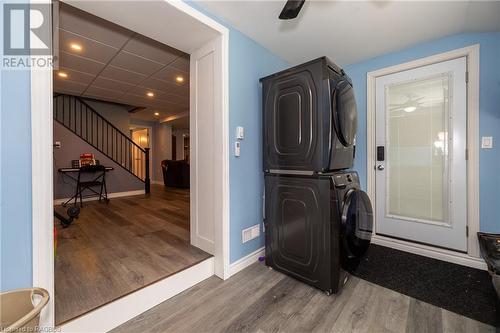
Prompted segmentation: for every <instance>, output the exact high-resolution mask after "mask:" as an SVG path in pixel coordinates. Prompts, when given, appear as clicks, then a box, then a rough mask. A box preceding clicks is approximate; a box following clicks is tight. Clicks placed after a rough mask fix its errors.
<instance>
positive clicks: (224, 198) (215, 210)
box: [31, 1, 229, 330]
mask: <svg viewBox="0 0 500 333" xmlns="http://www.w3.org/2000/svg"><path fill="white" fill-rule="evenodd" d="M71 5H72V6H74V7H75V8H77V9H79V10H83V11H85V12H87V13H90V14H92V15H95V16H96V17H97V18H99V19H102V20H107V21H109V22H111V23H112V24H115V25H118V26H121V27H124V28H125V29H129V30H130V31H133V32H134V33H135V34H136V35H142V36H143V37H145V38H149V39H151V40H153V41H155V42H156V43H161V44H165V45H171V47H174V48H175V49H177V50H179V51H180V52H183V53H184V54H187V55H188V57H189V59H190V61H189V63H188V68H189V77H188V78H187V80H186V81H187V82H189V83H188V85H187V87H188V89H189V90H192V91H193V92H196V94H195V93H192V94H190V96H189V97H188V101H187V102H188V105H189V109H188V110H187V111H182V112H178V113H177V114H174V115H173V116H172V115H166V116H165V117H164V118H163V119H162V120H163V121H160V123H161V124H164V125H163V127H161V126H159V127H160V130H161V131H164V132H166V133H168V134H166V136H167V137H169V136H170V135H171V134H172V131H171V128H170V131H168V130H166V128H168V126H170V127H171V125H169V124H167V123H168V122H169V121H170V120H172V119H171V117H174V118H177V117H178V116H179V114H182V115H187V116H188V117H189V118H188V119H189V120H188V122H189V124H190V131H189V134H188V136H189V137H191V140H190V145H189V154H186V155H187V156H188V160H189V162H190V163H191V165H192V167H189V169H188V170H189V171H188V174H189V178H190V183H191V185H190V188H191V194H190V195H188V196H186V195H184V197H185V198H186V197H187V199H186V200H185V202H186V203H187V212H188V216H189V217H188V218H187V223H188V228H187V229H186V231H187V233H188V238H187V240H182V239H179V238H181V237H179V235H176V234H175V233H174V235H173V236H175V237H173V238H174V239H175V240H176V242H177V243H178V244H183V245H189V246H191V247H192V248H202V247H204V246H206V245H207V244H208V245H209V247H208V248H207V247H205V248H204V249H198V250H199V251H201V252H203V253H205V252H208V253H209V255H210V254H213V256H214V257H213V259H211V260H205V261H203V265H201V264H200V265H195V266H193V267H192V268H189V269H186V270H185V271H188V272H197V273H198V274H196V273H195V274H196V276H190V275H189V274H192V273H189V274H188V275H186V274H187V273H182V276H183V278H182V281H180V283H178V282H175V281H177V280H178V279H177V278H175V279H169V278H166V279H162V280H161V281H158V282H155V281H151V283H150V284H149V285H148V286H147V288H146V285H147V284H143V283H142V282H143V281H141V279H140V278H139V279H138V280H139V282H140V283H141V284H142V288H143V289H144V290H146V292H142V290H141V292H139V291H137V292H133V293H132V294H130V295H122V296H121V298H120V299H116V298H115V300H114V301H113V300H110V302H111V303H108V304H106V305H103V306H101V308H99V309H97V310H95V311H92V312H90V313H88V314H86V315H84V316H82V317H80V318H79V319H78V320H73V321H71V323H69V324H68V325H71V327H75V325H79V324H77V323H85V325H94V326H93V327H100V328H99V330H100V329H101V328H102V327H104V326H105V327H108V329H109V328H110V327H111V326H110V325H116V324H119V323H121V322H123V321H125V320H127V319H130V315H131V313H132V312H134V313H136V314H138V313H140V312H142V311H144V310H146V309H148V308H149V307H151V306H154V305H156V304H158V303H159V302H161V301H162V300H164V299H166V298H165V297H167V298H168V297H171V296H172V295H175V293H177V292H179V291H180V290H182V288H186V286H187V285H186V283H187V284H191V283H196V282H195V281H198V282H199V279H200V273H201V276H205V278H206V277H208V276H209V275H211V274H214V273H215V274H216V275H218V276H220V277H222V278H227V277H228V275H229V252H228V225H227V224H228V207H229V205H228V199H229V196H228V162H229V161H228V157H229V156H228V154H227V153H228V148H227V142H228V136H227V126H228V116H227V112H228V99H227V66H228V63H227V51H228V48H227V42H228V31H227V29H226V28H224V27H223V26H221V25H219V24H218V23H216V22H215V21H213V20H211V19H209V18H208V17H206V16H204V15H202V14H200V13H198V12H197V11H195V10H193V9H192V8H191V7H190V6H188V5H186V4H183V3H177V2H172V3H169V2H163V1H158V2H148V3H147V5H144V3H135V2H126V1H125V2H120V3H118V2H71ZM116 6H120V9H121V10H120V12H119V13H117V11H116V10H115V9H116ZM139 14H140V15H143V16H145V17H149V18H150V20H148V22H143V23H140V22H138V21H137V20H136V17H137V15H139ZM165 20H167V21H169V22H172V24H174V25H176V26H179V25H181V26H183V27H185V28H186V29H189V30H190V31H191V33H190V34H189V35H188V36H179V34H177V33H175V32H173V31H170V32H166V33H165V32H162V33H161V34H160V33H158V30H157V29H155V28H154V26H155V24H153V23H152V22H157V23H158V24H159V23H160V22H165ZM131 38H132V37H131ZM70 46H71V45H70ZM143 46H144V45H140V47H139V48H142V49H143V50H145V52H147V51H150V50H148V49H147V48H143ZM62 47H63V46H61V50H60V51H64V50H62ZM75 49H76V48H75ZM122 51H123V52H125V53H132V54H133V53H134V52H130V51H131V50H129V51H125V50H123V49H121V48H118V53H119V52H122ZM179 57H181V56H179ZM179 57H177V58H179ZM75 58H76V59H77V61H76V63H78V61H80V62H81V61H82V60H83V59H82V58H84V57H82V56H76V57H75ZM113 59H115V57H112V59H111V60H110V61H112V60H113ZM207 59H208V60H210V61H203V60H207ZM122 60H123V59H122ZM151 60H154V59H151ZM110 61H108V62H103V64H104V65H105V66H106V65H109V62H110ZM94 62H99V61H95V60H94ZM157 62H160V61H157ZM90 63H93V62H90ZM125 63H127V61H125ZM129 63H130V62H129ZM133 64H134V65H136V64H137V62H133ZM115 65H116V64H115ZM114 67H120V66H114ZM133 71H134V70H131V72H133ZM68 72H70V71H68ZM74 72H81V73H85V71H80V70H78V69H74V71H73V72H70V74H71V75H74V74H75V73H74ZM100 72H101V71H98V73H97V75H99V73H100ZM135 72H136V73H139V74H144V73H140V71H135ZM47 74H48V73H47V71H42V70H37V69H32V80H31V85H32V89H31V91H32V101H33V105H34V109H33V117H32V122H33V126H32V140H33V145H32V150H33V163H34V164H36V165H38V166H39V167H38V168H36V169H35V168H34V169H33V174H34V177H33V198H34V199H33V211H34V214H33V283H34V284H36V285H37V286H41V287H44V288H46V289H47V290H48V291H49V293H50V294H51V295H54V277H55V274H54V273H55V272H54V270H53V267H54V266H53V263H54V256H53V255H54V238H53V225H54V220H53V210H54V209H53V204H54V202H53V199H52V198H53V193H55V192H54V187H53V184H52V181H47V180H48V179H50V180H51V179H52V174H53V172H58V169H59V168H57V170H56V168H54V167H53V160H52V158H50V159H49V158H48V156H52V149H50V150H49V149H47V147H49V145H47V143H50V147H51V146H52V143H53V141H54V140H53V139H54V134H53V133H52V127H53V124H52V123H53V115H54V112H55V106H56V105H58V103H55V101H54V100H55V98H59V95H58V96H55V95H53V93H54V92H55V90H53V89H52V87H53V85H52V84H53V83H54V86H55V78H53V77H52V74H51V75H47ZM55 74H56V75H57V76H58V77H61V78H63V77H64V75H61V76H59V75H58V73H55ZM66 74H67V73H66ZM77 74H78V73H77ZM68 76H69V75H67V77H68ZM146 76H147V75H146ZM94 81H95V80H94V79H92V81H91V83H92V82H94ZM115 81H120V80H115ZM176 81H181V80H176ZM120 83H123V82H120ZM206 87H210V88H209V89H208V88H206ZM99 88H104V89H108V90H112V89H109V87H108V88H105V87H102V86H101V87H99ZM148 88H149V87H148ZM152 89H154V87H153V88H152ZM96 90H98V89H96ZM205 90H207V91H206V92H205ZM107 93H108V91H106V94H107ZM64 94H65V95H69V96H70V97H66V98H69V99H70V100H72V101H76V102H81V101H79V100H77V99H75V98H74V97H75V96H76V95H78V94H75V93H74V92H72V94H70V92H69V91H66V92H64ZM132 95H133V94H132ZM71 96H72V97H71ZM144 96H146V98H150V97H155V96H158V95H156V94H155V92H153V96H151V94H149V92H146V93H145V95H144ZM76 97H82V96H76ZM85 97H89V96H85ZM104 97H106V96H103V95H102V94H101V95H100V96H92V97H91V99H93V100H98V101H101V102H102V101H104V102H106V103H109V102H111V103H115V104H122V103H121V102H119V101H118V102H116V101H108V100H106V99H105V98H104ZM115 97H116V96H115ZM80 99H82V98H80ZM200 99H202V100H200ZM83 102H84V103H85V104H90V103H89V101H83ZM84 103H81V104H84ZM76 104H78V103H76ZM123 104H124V105H125V106H131V107H135V110H137V109H136V108H137V107H143V106H142V105H141V104H142V103H135V102H134V103H128V102H127V103H123ZM123 104H122V105H121V106H123ZM74 105H75V103H73V106H74ZM146 106H148V105H146ZM92 108H93V107H92ZM70 109H71V108H70ZM93 109H95V108H93ZM132 110H134V109H129V111H132ZM94 111H96V110H94ZM89 112H91V111H89ZM91 113H92V112H91ZM96 113H97V111H96ZM63 114H64V115H66V113H63ZM153 114H154V113H153ZM154 115H155V114H154ZM155 116H156V115H155ZM82 118H83V117H82ZM97 118H99V117H97ZM75 119H77V117H72V120H73V121H74V120H75ZM83 119H86V118H83ZM99 119H100V118H99ZM205 119H210V121H208V122H206V121H204V120H205ZM202 120H203V121H202ZM84 122H85V121H84ZM90 123H92V121H90ZM99 123H102V122H101V121H100V120H99ZM79 124H82V122H81V121H80V123H79ZM72 126H73V127H74V129H75V128H79V126H75V125H72ZM96 126H102V125H96ZM115 127H116V126H115ZM129 130H130V128H128V129H124V130H123V131H122V130H120V131H119V132H120V133H121V134H124V136H126V137H129V139H130V132H129ZM97 133H99V134H96V135H95V137H97V138H99V141H100V142H102V138H104V137H106V138H107V135H108V134H107V133H106V134H102V127H100V130H98V131H97ZM116 133H118V131H115V135H116ZM91 137H94V135H92V136H91ZM96 140H97V139H96ZM123 140H125V139H123ZM130 141H131V142H132V143H133V145H136V144H135V142H133V140H132V139H130ZM204 142H206V143H210V144H211V149H213V150H215V151H217V154H210V155H206V154H204V152H205V151H206V149H205V148H206V147H205V146H204V144H203V143H204ZM107 146H108V145H107V144H104V147H107ZM137 146H139V145H137ZM153 146H154V144H153ZM63 147H64V145H63ZM96 147H97V145H96ZM165 147H166V149H168V150H170V148H171V146H170V145H169V144H166V145H165ZM94 148H95V147H94ZM138 148H140V149H143V150H146V149H147V148H152V147H144V148H142V147H140V146H139V147H138ZM158 148H159V147H158V145H157V146H156V147H155V148H154V149H155V150H157V149H158ZM101 149H103V148H102V143H101ZM104 149H105V148H104ZM122 149H123V151H120V150H119V151H120V154H121V155H120V156H121V159H120V161H119V163H116V164H117V165H118V166H117V167H116V168H115V167H113V170H114V171H115V170H120V169H124V168H127V167H128V168H130V169H131V170H132V171H133V170H134V166H133V165H134V162H133V159H132V158H131V156H132V154H130V152H129V151H128V152H127V149H126V148H122ZM42 152H43V153H42ZM170 154H171V152H170ZM89 155H90V154H89ZM169 158H170V159H171V158H172V156H171V155H170V156H167V159H169ZM89 159H90V160H99V162H101V159H100V158H99V159H97V158H95V156H89ZM156 159H157V160H158V159H159V156H158V154H156ZM147 160H148V159H146V161H147ZM96 162H97V161H93V162H92V163H93V164H94V163H95V164H97V163H96ZM114 162H116V161H114ZM197 164H202V165H211V166H213V167H212V168H209V170H210V171H213V172H210V173H207V170H206V169H204V168H198V167H197ZM155 166H156V167H158V169H156V170H155V171H154V172H157V173H158V174H159V175H160V176H162V169H161V163H160V164H159V163H156V164H154V163H153V167H155ZM108 169H109V168H106V171H107V172H108V171H109V170H108ZM144 169H145V170H148V168H147V167H146V168H144ZM122 171H123V170H122ZM129 171H130V170H129ZM49 174H50V177H48V175H49ZM207 176H208V177H207ZM139 178H140V177H139ZM139 180H140V179H139ZM152 185H153V186H152V187H154V186H155V185H159V184H152ZM160 186H164V185H160ZM181 190H184V189H181ZM181 190H177V189H175V190H174V191H175V192H176V193H170V194H168V193H167V196H169V198H168V199H165V198H163V199H161V200H160V201H161V202H160V203H159V205H158V206H155V207H148V208H150V209H149V212H150V214H151V215H153V216H155V215H159V214H163V213H165V210H169V209H170V210H174V214H171V220H172V221H176V219H177V225H176V223H173V224H174V225H176V226H177V227H180V228H182V226H180V225H179V224H181V222H180V221H179V220H178V218H179V216H176V214H175V210H176V209H179V208H180V207H179V206H181V205H180V204H178V203H177V204H176V202H175V200H171V199H172V196H174V195H179V192H182V191H181ZM142 191H143V192H147V187H146V188H145V189H144V190H142ZM151 192H152V193H151V194H150V195H148V199H151V198H153V199H154V197H155V195H154V189H153V190H152V191H151ZM181 194H182V193H181ZM205 198H206V199H207V200H205ZM110 199H111V202H110V203H108V204H107V205H112V204H113V203H116V204H117V205H120V201H119V200H128V202H127V204H128V205H131V206H134V204H133V203H132V204H130V202H131V201H130V198H126V197H123V198H121V197H120V198H118V197H115V198H113V196H110ZM167 200H171V201H173V203H174V205H173V206H175V207H170V208H169V207H165V202H166V201H167ZM82 203H83V205H84V208H87V206H89V207H91V206H93V205H94V204H96V203H94V202H82ZM204 203H206V205H204ZM80 204H81V203H80ZM106 207H107V206H106V203H103V205H102V206H100V207H98V208H97V209H98V210H99V211H101V212H104V214H107V215H108V217H109V215H113V213H114V212H113V211H112V210H111V214H110V211H107V210H106ZM151 208H152V209H151ZM158 210H160V213H158ZM87 211H90V209H89V210H87ZM207 211H208V213H207ZM81 214H82V215H80V219H82V221H83V212H81ZM115 214H116V213H115ZM91 215H92V214H91ZM177 215H182V214H177ZM122 217H123V216H122ZM118 220H121V222H124V221H127V220H126V219H125V220H124V219H120V218H118V219H116V221H118ZM119 224H120V222H119V223H118V225H119ZM75 225H76V224H75ZM75 225H73V226H75ZM115 225H116V224H115ZM126 225H127V223H122V226H126ZM141 227H142V225H140V226H139V229H140V228H141ZM69 228H70V227H68V230H69ZM134 228H137V226H136V227H134V226H130V225H129V229H134ZM73 230H76V229H73ZM177 230H178V229H177ZM96 236H99V235H98V234H97V235H96ZM168 236H169V237H170V236H172V235H168ZM151 243H154V242H151ZM200 243H201V244H200ZM131 244H132V245H136V244H133V243H131ZM198 244H200V245H198ZM58 245H60V246H62V245H61V244H58ZM60 249H61V248H59V250H60ZM207 249H208V251H207ZM69 252H70V251H68V253H69ZM115 257H117V254H116V253H115ZM118 257H119V256H118ZM166 257H168V255H167V256H166ZM207 263H208V264H207ZM152 264H153V265H154V262H153V263H152ZM183 264H186V263H185V262H183ZM208 265H211V266H212V267H209V266H208ZM89 267H91V266H89ZM197 267H199V268H197ZM179 274H180V273H179ZM176 275H178V274H174V277H175V276H176ZM160 285H161V286H162V287H161V290H162V292H161V294H159V295H158V296H159V297H153V298H151V297H146V298H144V299H143V300H142V301H141V302H136V301H132V299H133V298H135V299H136V298H137V297H139V298H140V297H145V296H144V295H146V294H150V293H151V292H152V290H156V289H157V288H156V287H155V286H159V288H160ZM184 285H186V286H184ZM165 286H170V288H173V289H172V290H170V289H168V290H165V289H164V287H165ZM179 288H180V289H179ZM174 289H175V290H179V291H175V290H174ZM162 297H163V298H162ZM56 302H57V300H56ZM122 306H124V307H125V308H127V311H125V312H124V313H120V314H119V315H117V316H116V317H114V318H113V320H111V321H107V322H100V321H98V322H96V321H95V320H94V319H95V318H99V316H100V313H105V312H106V311H108V310H109V309H112V308H116V307H122ZM54 310H55V307H54V298H52V299H51V302H50V303H49V306H48V307H47V309H46V310H45V311H44V312H43V313H42V317H41V323H42V324H43V325H44V326H54V324H55V311H54ZM114 312H116V310H115V311H114ZM68 325H66V324H65V325H64V326H63V329H64V328H65V327H67V326H68ZM95 325H97V326H95ZM99 325H101V326H99ZM102 325H104V326H102ZM80 327H82V326H80Z"/></svg>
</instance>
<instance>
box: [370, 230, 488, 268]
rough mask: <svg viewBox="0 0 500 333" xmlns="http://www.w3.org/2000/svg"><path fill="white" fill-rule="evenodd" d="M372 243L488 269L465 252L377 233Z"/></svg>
mask: <svg viewBox="0 0 500 333" xmlns="http://www.w3.org/2000/svg"><path fill="white" fill-rule="evenodd" d="M372 243H373V244H377V245H381V246H386V247H390V248H393V249H396V250H400V251H405V252H409V253H413V254H418V255H421V256H424V257H429V258H434V259H438V260H442V261H447V262H451V263H453V264H457V265H462V266H467V267H472V268H477V269H481V270H487V269H488V267H487V266H486V263H485V262H484V260H482V259H481V258H476V257H472V256H470V255H469V254H467V253H462V252H456V251H452V250H448V249H443V248H439V247H434V246H430V245H426V244H421V243H414V242H410V241H406V240H402V239H396V238H392V237H387V236H382V235H377V234H375V235H373V236H372Z"/></svg>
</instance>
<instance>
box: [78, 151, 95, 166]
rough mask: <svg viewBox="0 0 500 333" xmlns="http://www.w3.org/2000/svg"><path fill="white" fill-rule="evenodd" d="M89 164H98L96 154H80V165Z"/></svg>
mask: <svg viewBox="0 0 500 333" xmlns="http://www.w3.org/2000/svg"><path fill="white" fill-rule="evenodd" d="M87 165H96V163H95V158H94V154H91V153H84V154H80V167H82V166H87Z"/></svg>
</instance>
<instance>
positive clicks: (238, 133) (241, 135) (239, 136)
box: [236, 126, 245, 140]
mask: <svg viewBox="0 0 500 333" xmlns="http://www.w3.org/2000/svg"><path fill="white" fill-rule="evenodd" d="M244 137H245V129H244V128H243V127H241V126H238V127H236V139H237V140H243V138H244Z"/></svg>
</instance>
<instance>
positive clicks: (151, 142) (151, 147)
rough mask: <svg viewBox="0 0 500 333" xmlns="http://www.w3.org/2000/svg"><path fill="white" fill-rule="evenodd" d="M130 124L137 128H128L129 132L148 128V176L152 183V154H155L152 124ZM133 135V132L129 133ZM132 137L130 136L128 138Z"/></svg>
mask: <svg viewBox="0 0 500 333" xmlns="http://www.w3.org/2000/svg"><path fill="white" fill-rule="evenodd" d="M132 126H137V128H134V129H133V130H130V132H134V131H138V130H141V129H147V130H148V143H149V147H148V148H149V178H151V184H154V179H153V177H154V176H155V174H154V168H153V155H154V154H155V153H154V152H155V144H154V139H155V138H154V137H153V127H152V126H147V125H132ZM131 135H133V133H131ZM130 139H132V137H131V138H130ZM132 141H133V140H132Z"/></svg>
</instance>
